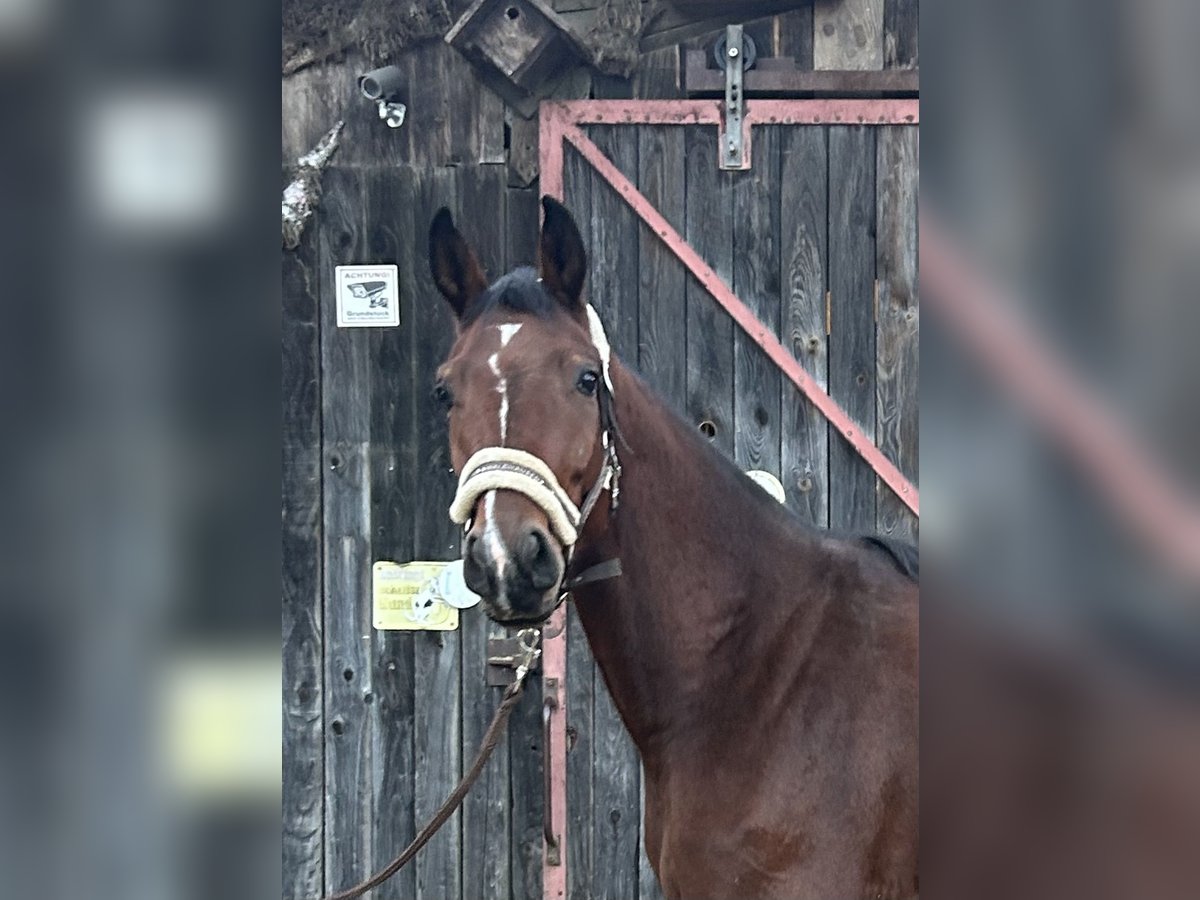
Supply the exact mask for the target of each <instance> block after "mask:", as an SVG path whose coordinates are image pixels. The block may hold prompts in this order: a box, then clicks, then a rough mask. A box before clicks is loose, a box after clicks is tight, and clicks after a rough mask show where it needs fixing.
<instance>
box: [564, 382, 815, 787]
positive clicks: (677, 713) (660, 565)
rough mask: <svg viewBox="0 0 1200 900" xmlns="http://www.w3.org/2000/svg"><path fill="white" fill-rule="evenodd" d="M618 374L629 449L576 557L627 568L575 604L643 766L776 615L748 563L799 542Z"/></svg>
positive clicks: (712, 694) (779, 515) (758, 498)
mask: <svg viewBox="0 0 1200 900" xmlns="http://www.w3.org/2000/svg"><path fill="white" fill-rule="evenodd" d="M613 374H614V381H615V399H616V417H617V424H618V427H619V428H620V429H621V432H622V435H623V436H624V439H625V443H626V444H627V445H628V446H627V447H625V446H622V447H621V448H620V459H621V464H622V467H623V473H622V476H621V480H620V502H619V508H618V510H617V512H616V514H615V515H614V516H612V517H611V518H610V517H609V515H607V504H602V506H604V507H605V509H604V513H603V514H602V515H600V516H594V517H593V521H591V522H589V523H588V527H587V528H585V530H584V533H583V535H582V536H581V540H580V543H579V545H578V546H577V548H576V549H577V554H578V559H579V563H580V565H591V564H594V563H596V562H600V561H603V560H605V559H609V558H611V557H612V556H619V557H620V559H621V564H622V568H623V573H622V575H621V576H620V577H618V578H614V579H611V580H608V581H603V582H598V583H595V584H593V585H589V586H588V587H586V588H581V589H579V590H578V591H577V592H576V608H577V610H578V613H579V617H580V621H581V622H582V624H583V627H584V631H585V632H586V634H587V637H588V643H589V644H590V645H591V648H592V653H593V655H594V656H595V658H596V662H597V664H598V665H599V666H600V669H601V671H602V673H603V675H604V678H605V681H606V683H607V684H608V688H609V691H610V693H611V694H612V697H613V701H614V703H615V704H616V706H617V709H618V711H619V712H620V714H621V716H622V718H623V719H624V721H625V725H626V727H627V728H628V729H629V731H630V734H631V735H632V737H633V739H634V742H635V743H636V744H637V745H638V748H639V750H640V751H641V752H642V756H643V758H644V759H645V760H646V761H647V764H648V765H649V763H650V757H651V756H652V755H653V753H654V750H655V748H656V746H658V745H659V744H660V743H661V739H663V738H665V737H666V736H667V734H668V733H670V732H672V731H675V732H678V731H681V730H684V731H686V730H687V729H688V728H691V727H692V726H693V725H695V726H699V725H700V724H701V723H702V721H703V720H704V719H705V718H706V717H709V716H711V713H712V704H713V703H714V702H715V701H716V700H717V699H719V697H720V696H721V694H722V693H723V692H724V691H725V690H727V688H726V687H725V686H724V685H723V682H727V681H728V678H729V674H728V673H729V672H731V671H735V670H736V667H738V666H742V667H744V665H745V660H744V659H738V658H737V657H739V656H742V655H744V654H746V653H748V652H751V651H752V650H753V648H754V647H755V646H760V643H759V642H761V641H762V640H764V639H765V638H764V637H763V635H764V634H765V632H766V631H767V630H768V629H769V628H771V627H775V626H777V625H778V624H779V623H778V622H777V621H774V620H773V616H772V613H771V612H770V610H769V609H767V610H764V608H763V604H762V601H763V599H764V598H763V594H764V593H777V592H770V591H769V590H768V588H767V585H766V583H765V582H766V580H767V577H768V576H767V575H766V574H765V573H763V572H761V571H760V572H756V571H755V568H754V562H753V561H754V560H755V559H771V558H772V557H773V556H774V558H776V559H779V558H780V556H782V557H783V558H789V557H791V558H793V559H794V558H795V557H796V555H797V554H800V555H801V556H802V555H803V551H804V548H805V544H804V542H803V541H800V542H799V543H798V542H797V532H796V529H795V526H794V525H788V524H786V518H787V517H786V514H785V513H784V511H783V510H782V509H781V508H780V507H779V506H778V505H777V504H776V503H775V501H774V500H773V499H771V498H770V497H769V496H768V495H767V494H766V493H765V492H762V493H761V495H760V494H759V493H758V492H757V489H756V488H754V487H753V486H752V485H749V486H748V484H747V483H746V482H745V480H744V479H743V478H741V476H740V474H739V473H738V472H737V471H736V470H735V469H734V468H733V466H732V464H730V463H728V462H726V461H724V460H722V459H721V458H720V456H719V455H718V454H717V453H716V452H715V451H713V450H712V449H711V448H709V447H706V446H705V445H704V443H703V441H702V440H701V439H700V438H699V436H698V435H697V434H694V433H693V432H692V430H691V429H690V428H688V426H687V425H686V424H685V423H684V422H682V421H681V420H679V419H678V418H677V417H676V416H675V414H674V413H672V412H671V411H670V410H669V409H668V408H667V407H666V406H665V405H664V404H663V403H662V402H661V401H660V400H659V399H658V398H657V397H655V396H654V395H653V394H652V393H651V392H650V391H649V389H648V388H647V387H646V386H645V385H644V384H642V383H641V381H640V380H638V379H636V378H635V377H633V376H632V375H631V374H630V373H628V372H627V371H626V370H623V369H621V368H619V367H614V373H613ZM597 511H598V512H599V511H600V510H599V509H598V510H597ZM814 546H815V545H814ZM751 603H753V604H755V615H754V616H753V617H751V616H748V615H746V613H747V607H748V606H749V605H750V604H751ZM778 606H779V605H778V604H777V605H776V607H775V608H776V610H778ZM752 623H755V627H754V628H753V629H751V624H752ZM764 626H765V627H764ZM752 630H753V631H756V632H758V633H759V634H757V635H756V634H752V633H750V632H751V631H752Z"/></svg>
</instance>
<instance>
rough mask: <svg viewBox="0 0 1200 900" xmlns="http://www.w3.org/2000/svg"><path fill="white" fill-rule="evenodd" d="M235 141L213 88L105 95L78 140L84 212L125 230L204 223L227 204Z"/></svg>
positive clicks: (158, 230) (221, 214) (171, 229)
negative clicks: (232, 142) (232, 141)
mask: <svg viewBox="0 0 1200 900" xmlns="http://www.w3.org/2000/svg"><path fill="white" fill-rule="evenodd" d="M0 2H4V0H0ZM230 142H231V127H230V122H229V113H228V110H226V109H225V108H224V105H223V104H222V103H221V101H220V100H219V99H218V98H217V97H215V96H214V95H212V94H210V93H208V92H204V91H199V90H194V89H191V88H186V87H180V88H171V87H157V88H150V87H140V88H133V89H126V90H122V91H119V92H116V91H115V92H113V93H111V94H109V95H108V96H101V97H99V98H98V99H97V100H96V101H95V102H94V103H93V104H92V105H91V108H90V113H89V115H88V117H87V122H86V126H85V129H84V132H83V141H82V142H81V151H82V159H81V161H80V162H81V167H82V173H83V197H84V203H85V212H86V213H87V215H88V217H89V218H90V219H92V220H94V221H95V222H96V223H97V224H98V225H101V226H104V227H109V228H117V229H119V230H120V231H122V232H136V233H148V232H153V233H154V234H156V235H161V234H163V233H164V231H165V232H167V233H168V234H169V235H170V236H179V235H180V233H185V234H186V235H187V236H190V235H192V234H195V233H198V232H203V231H207V230H209V229H211V228H212V227H214V226H216V225H218V224H219V223H220V222H221V221H222V220H223V219H224V218H225V217H226V215H227V214H228V212H229V209H230V205H231V204H230V200H231V194H232V176H233V170H232V158H231V157H232V154H231V147H230Z"/></svg>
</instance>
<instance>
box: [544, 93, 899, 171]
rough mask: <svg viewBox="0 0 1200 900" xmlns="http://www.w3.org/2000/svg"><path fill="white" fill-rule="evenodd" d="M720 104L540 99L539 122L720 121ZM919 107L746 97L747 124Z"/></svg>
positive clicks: (874, 120)
mask: <svg viewBox="0 0 1200 900" xmlns="http://www.w3.org/2000/svg"><path fill="white" fill-rule="evenodd" d="M722 106H723V104H722V101H720V100H562V101H556V102H548V103H543V104H542V106H541V116H542V122H543V123H545V122H546V119H547V118H552V119H554V120H555V121H557V122H559V123H560V124H561V125H562V126H563V127H567V126H570V125H719V124H720V123H721V109H722ZM920 112H921V106H920V101H918V100H844V99H837V100H835V99H816V100H764V99H758V100H753V99H752V100H747V101H746V121H748V122H749V123H750V124H751V125H917V124H919V123H920V121H921V118H920ZM543 133H545V132H543ZM545 172H546V170H545V169H544V168H543V169H542V174H543V177H544V176H545ZM560 177H561V176H560ZM543 192H545V188H544V187H543Z"/></svg>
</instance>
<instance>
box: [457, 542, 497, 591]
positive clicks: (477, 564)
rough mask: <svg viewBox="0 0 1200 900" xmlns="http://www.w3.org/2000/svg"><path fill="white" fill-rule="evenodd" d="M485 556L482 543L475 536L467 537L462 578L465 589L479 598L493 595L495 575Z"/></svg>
mask: <svg viewBox="0 0 1200 900" xmlns="http://www.w3.org/2000/svg"><path fill="white" fill-rule="evenodd" d="M485 556H486V554H485V553H484V550H483V541H481V540H479V538H478V536H476V535H473V534H472V535H468V536H467V544H466V546H465V547H464V548H463V578H464V580H465V581H466V583H467V587H469V588H470V589H471V590H472V591H474V592H475V593H476V594H479V595H480V596H490V595H491V594H493V593H495V574H494V573H493V572H492V570H491V567H490V566H489V565H488V561H487V559H486V558H485Z"/></svg>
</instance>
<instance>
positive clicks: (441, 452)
mask: <svg viewBox="0 0 1200 900" xmlns="http://www.w3.org/2000/svg"><path fill="white" fill-rule="evenodd" d="M457 174H458V172H457V170H456V169H434V170H433V171H432V172H431V173H429V176H428V177H427V178H425V179H422V190H421V191H420V192H419V196H418V197H417V198H416V202H414V204H413V207H414V209H415V211H416V212H415V221H416V222H426V223H428V222H430V221H432V219H433V214H434V212H435V211H436V210H437V209H438V207H440V206H443V205H445V206H448V207H450V208H451V209H456V208H458V197H459V193H458V183H457ZM427 227H428V226H426V228H427ZM428 272H429V270H428V266H423V267H422V268H421V269H420V276H419V277H420V278H421V282H422V284H421V286H420V288H419V293H420V297H421V300H422V301H423V302H418V303H417V305H416V310H415V312H414V321H415V326H416V336H415V344H414V364H415V367H414V379H413V385H414V393H415V401H416V412H415V414H414V421H415V422H416V423H417V440H416V446H417V478H418V484H419V486H420V490H419V492H418V494H417V502H416V503H415V504H414V506H413V515H414V517H415V519H414V524H415V532H414V552H415V554H416V556H417V558H419V559H433V560H451V559H454V558H455V557H457V556H458V555H459V535H458V529H457V527H456V526H455V525H454V523H452V522H451V521H450V519H449V516H448V515H447V514H446V510H447V509H448V508H449V506H450V501H451V499H453V496H454V489H455V481H454V478H453V474H452V472H451V469H450V459H449V446H448V440H447V434H446V417H445V415H444V414H443V413H442V411H441V410H440V409H439V408H438V407H437V404H436V403H435V402H434V401H433V398H432V395H431V391H430V390H429V387H430V386H431V385H432V384H433V381H434V373H435V371H436V369H437V367H438V366H439V365H440V364H441V362H442V360H443V359H444V358H445V356H446V354H447V353H448V352H449V349H450V345H451V343H452V342H453V337H454V322H453V317H452V315H451V312H450V308H449V306H448V305H447V304H446V303H444V302H442V301H441V299H440V297H439V295H438V293H437V290H436V288H435V287H434V285H433V282H432V279H431V277H430V276H429V274H428ZM461 648H462V633H461V630H460V631H430V632H419V633H417V634H416V635H415V649H414V678H413V684H414V688H413V693H414V698H415V701H414V702H415V709H414V723H413V725H414V772H415V796H416V800H415V804H414V811H415V816H416V820H417V821H418V822H425V821H427V820H428V819H429V818H430V817H431V816H432V815H433V814H434V812H436V811H437V809H438V807H440V806H441V805H442V803H443V802H444V801H445V799H446V797H447V796H448V795H449V794H450V792H451V791H452V790H453V789H454V786H455V785H456V784H457V783H458V780H459V777H460V776H461V774H462V772H461V760H462V733H461V727H460V723H461V699H462V694H461V665H460V655H461ZM461 827H462V812H461V810H460V811H459V812H456V813H455V814H454V816H453V817H452V818H451V819H450V821H449V822H447V823H446V825H445V827H443V828H442V830H441V831H439V832H438V834H437V835H436V836H435V837H434V838H433V839H432V840H431V841H430V842H429V844H428V845H427V846H426V847H425V849H424V850H423V851H421V853H420V855H418V856H417V858H416V859H415V860H414V861H413V865H414V866H415V867H416V876H417V897H419V898H428V900H435V898H436V900H455V898H458V897H460V896H461V895H462V845H461V840H460V835H461Z"/></svg>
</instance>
